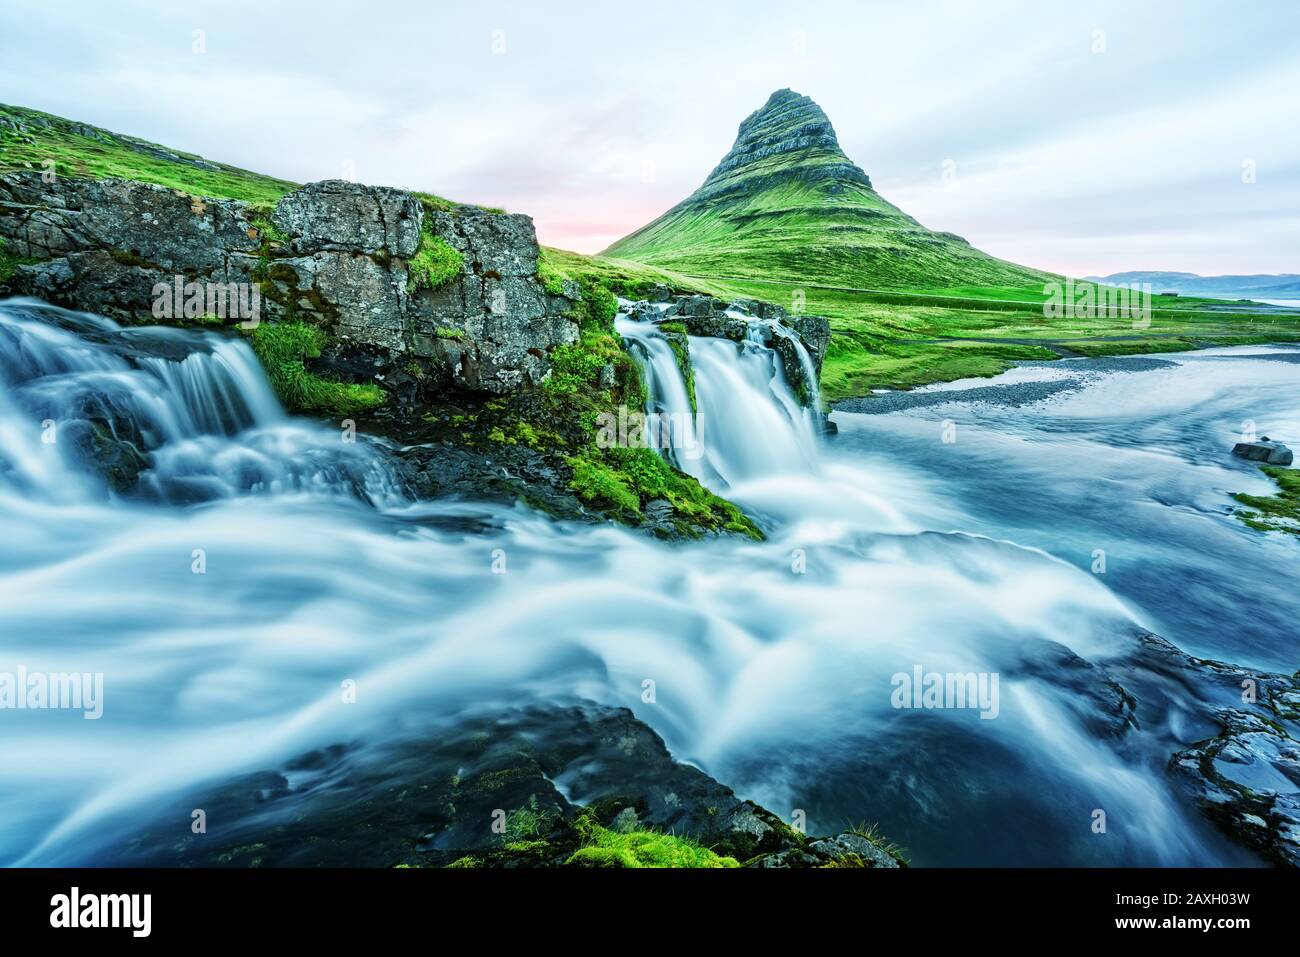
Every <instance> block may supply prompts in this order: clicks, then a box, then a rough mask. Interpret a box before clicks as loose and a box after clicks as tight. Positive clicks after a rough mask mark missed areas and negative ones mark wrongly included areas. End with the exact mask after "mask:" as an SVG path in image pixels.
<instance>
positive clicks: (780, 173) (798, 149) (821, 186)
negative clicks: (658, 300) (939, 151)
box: [602, 90, 1045, 289]
mask: <svg viewBox="0 0 1300 957" xmlns="http://www.w3.org/2000/svg"><path fill="white" fill-rule="evenodd" d="M602 255H604V256H609V257H617V258H619V259H630V260H634V261H636V262H641V263H645V264H647V265H653V266H659V267H662V268H666V269H673V270H676V271H678V272H682V273H686V274H687V275H695V276H708V277H718V278H722V277H744V278H755V279H781V280H789V281H793V282H808V283H824V284H833V285H844V286H858V287H866V288H891V289H892V288H913V289H915V288H939V287H952V286H1026V285H1041V283H1042V282H1043V279H1044V278H1045V277H1044V274H1043V273H1040V272H1038V271H1036V270H1033V269H1028V268H1026V267H1023V266H1017V265H1015V264H1014V263H1009V262H1005V261H1003V260H1000V259H995V258H993V257H992V256H989V255H987V254H986V253H982V252H980V251H979V250H978V249H975V248H973V247H972V246H971V245H970V244H969V243H967V242H966V240H964V239H962V238H961V237H960V236H955V235H953V234H952V233H940V232H934V231H933V230H930V229H926V228H925V227H924V226H922V225H921V224H920V223H918V222H917V221H916V220H915V219H913V218H912V217H911V216H908V215H907V214H906V213H904V212H903V211H902V210H901V209H899V208H898V207H896V206H893V205H891V204H890V203H888V202H886V201H885V200H884V199H882V198H881V197H880V195H879V194H878V193H877V192H876V191H875V190H874V189H872V187H871V180H870V179H869V178H868V176H867V174H866V173H864V172H863V171H862V170H861V169H860V168H859V167H858V166H857V165H855V164H854V163H853V161H852V160H850V159H849V158H848V157H847V156H846V155H845V154H844V151H843V150H842V149H840V144H839V140H837V139H836V137H835V130H834V128H833V127H832V126H831V123H830V120H829V119H827V117H826V114H825V113H823V112H822V109H821V107H819V106H818V105H817V104H816V103H814V102H813V101H812V100H811V99H809V98H808V97H806V96H800V95H799V94H798V93H795V92H793V91H791V90H778V91H777V92H775V93H773V94H772V96H771V97H770V98H769V99H768V101H767V103H766V104H765V105H764V106H763V108H762V109H760V110H757V111H756V112H754V113H752V114H750V115H749V117H748V118H746V120H745V121H744V122H743V123H741V124H740V132H739V134H738V135H737V136H736V143H735V145H734V146H732V148H731V151H730V152H729V153H727V155H726V156H724V157H723V158H722V162H721V163H719V164H718V166H717V168H716V169H714V171H713V172H712V173H710V174H709V178H708V179H706V180H705V181H704V185H703V186H701V187H700V188H699V189H697V190H696V191H695V192H694V193H692V194H691V195H690V196H689V197H687V198H686V199H685V200H683V201H682V202H680V203H678V204H677V205H676V206H674V207H673V208H672V209H670V210H669V211H668V212H666V213H664V214H663V215H662V216H660V217H659V218H658V219H656V220H655V221H654V222H652V223H650V224H649V225H647V226H643V227H642V228H641V229H638V230H637V231H636V232H634V233H632V234H631V235H629V236H625V237H624V238H622V239H620V240H619V241H618V242H616V243H614V244H613V245H612V246H610V247H609V248H608V249H607V250H605V252H604V253H602Z"/></svg>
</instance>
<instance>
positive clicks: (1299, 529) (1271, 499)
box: [1232, 465, 1300, 535]
mask: <svg viewBox="0 0 1300 957" xmlns="http://www.w3.org/2000/svg"><path fill="white" fill-rule="evenodd" d="M1260 468H1261V469H1262V470H1263V471H1264V472H1265V474H1267V475H1268V476H1269V477H1270V478H1271V479H1273V480H1274V481H1275V482H1277V484H1278V493H1277V494H1276V495H1246V494H1245V493H1243V492H1238V493H1237V494H1235V495H1233V496H1232V497H1233V498H1234V499H1236V500H1237V501H1238V502H1240V503H1241V504H1242V505H1245V506H1246V508H1244V509H1238V510H1237V517H1238V518H1240V519H1241V520H1242V521H1243V522H1245V523H1246V524H1247V525H1249V526H1250V527H1251V528H1253V529H1256V530H1258V531H1261V532H1289V533H1290V534H1292V535H1300V469H1288V468H1283V467H1282V466H1280V465H1261V466H1260Z"/></svg>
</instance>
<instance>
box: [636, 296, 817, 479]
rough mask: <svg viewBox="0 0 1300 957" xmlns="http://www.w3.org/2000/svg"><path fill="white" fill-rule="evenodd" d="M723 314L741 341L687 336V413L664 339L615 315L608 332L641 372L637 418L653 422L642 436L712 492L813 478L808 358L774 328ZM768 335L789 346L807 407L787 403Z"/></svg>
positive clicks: (678, 372)
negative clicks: (782, 478)
mask: <svg viewBox="0 0 1300 957" xmlns="http://www.w3.org/2000/svg"><path fill="white" fill-rule="evenodd" d="M728 315H730V316H731V317H732V318H736V319H743V320H744V321H745V322H746V323H747V324H748V330H747V333H746V337H745V340H744V341H743V342H733V341H731V340H730V339H716V338H710V337H706V336H689V337H688V342H689V350H690V361H691V367H692V370H693V373H694V383H695V399H696V407H695V408H694V409H692V408H691V404H690V393H689V390H688V388H687V383H686V379H685V376H684V375H683V372H682V369H681V366H680V365H679V364H678V361H677V355H676V353H675V352H674V351H673V348H672V346H671V345H670V344H669V340H668V338H667V336H666V335H665V334H664V333H663V332H662V330H660V329H659V328H658V326H657V325H656V324H655V323H654V322H652V321H645V320H641V321H638V320H635V319H632V318H630V317H629V316H628V315H627V313H626V310H625V311H624V312H623V313H621V314H620V315H619V317H618V319H617V321H616V328H617V330H618V332H619V334H620V335H621V336H622V337H623V339H624V341H626V342H628V343H631V344H632V348H633V351H634V354H635V355H637V356H638V357H639V358H640V360H641V364H642V368H643V370H644V372H645V379H646V388H647V393H648V399H647V403H646V409H645V411H646V413H647V415H648V416H651V417H659V421H660V423H661V427H660V428H659V429H655V428H654V426H653V424H652V425H651V428H650V429H649V431H650V432H651V433H652V434H658V435H663V436H667V437H668V438H669V441H668V442H667V443H666V444H667V448H665V449H664V452H665V454H666V455H667V456H668V457H669V458H670V459H671V461H672V462H673V464H674V465H676V466H677V467H678V468H680V469H681V470H682V471H684V472H686V473H687V474H689V475H692V476H694V477H695V478H697V479H699V480H700V481H701V482H703V483H704V484H705V485H708V486H709V487H711V488H712V489H713V490H714V491H717V492H726V491H727V490H728V489H734V488H736V487H738V486H741V485H743V484H744V483H746V482H752V481H754V480H758V479H764V478H767V477H770V476H773V475H781V474H785V473H797V472H811V471H813V470H814V469H815V468H816V464H817V448H818V444H819V441H818V423H817V418H816V409H817V396H816V385H815V384H816V381H817V375H816V370H815V369H814V367H813V362H812V359H811V357H810V356H809V355H808V352H807V350H806V349H805V348H804V347H803V344H802V343H801V342H799V340H798V338H797V337H794V336H791V334H790V332H789V331H788V330H786V329H785V328H784V327H782V326H781V325H780V324H779V323H776V322H772V321H768V320H762V319H755V318H753V317H749V316H744V315H742V314H741V313H739V312H730V313H728ZM775 335H780V336H784V337H788V338H789V339H790V342H791V344H792V346H793V347H794V350H795V353H796V355H798V356H799V359H800V363H801V364H802V365H803V367H804V374H805V379H806V381H807V382H809V383H811V384H812V385H811V389H812V395H811V397H810V398H811V401H810V402H809V403H808V404H807V405H805V404H804V403H802V402H800V401H799V399H798V398H797V397H796V396H795V394H794V390H793V389H792V388H791V387H790V383H789V381H788V380H787V378H786V375H785V371H784V367H783V366H782V363H781V358H780V356H779V355H778V354H777V352H776V351H775V350H774V349H772V348H771V347H770V346H769V345H768V344H767V343H769V342H770V341H771V338H772V337H773V336H775ZM664 417H666V420H667V421H665V418H664ZM652 422H653V420H652Z"/></svg>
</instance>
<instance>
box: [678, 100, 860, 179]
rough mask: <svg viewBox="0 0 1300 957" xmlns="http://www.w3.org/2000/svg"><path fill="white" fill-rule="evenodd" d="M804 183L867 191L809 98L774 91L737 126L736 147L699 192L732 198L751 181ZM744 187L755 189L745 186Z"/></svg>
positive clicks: (827, 120) (855, 169) (733, 147)
mask: <svg viewBox="0 0 1300 957" xmlns="http://www.w3.org/2000/svg"><path fill="white" fill-rule="evenodd" d="M756 175H757V176H761V177H762V178H763V180H764V181H767V182H770V180H771V178H773V177H776V178H779V179H800V180H805V181H813V180H825V179H839V180H844V181H847V182H854V183H858V184H860V185H862V186H866V187H868V188H870V186H871V180H870V179H868V177H867V174H866V173H864V172H863V171H862V170H861V169H860V168H859V167H858V166H856V165H855V164H854V163H853V162H852V161H851V160H850V159H849V158H848V157H847V156H846V155H845V154H844V151H843V150H842V149H840V143H839V139H838V138H837V137H836V136H835V128H834V127H833V126H831V121H830V119H829V118H828V117H827V116H826V114H825V112H823V110H822V108H821V107H820V106H818V105H817V104H816V103H815V102H813V100H812V98H811V97H807V96H803V95H801V94H799V93H796V92H794V91H793V90H790V89H781V90H777V91H776V92H775V93H773V94H772V95H771V96H770V97H768V99H767V102H766V103H764V104H763V106H762V107H760V108H759V109H757V110H755V111H754V112H753V113H751V114H749V116H747V117H746V118H745V120H744V122H742V123H741V124H740V129H739V130H738V131H737V134H736V142H735V143H734V144H733V145H732V147H731V150H730V151H729V152H728V153H727V155H726V156H724V157H723V158H722V162H720V163H719V164H718V165H717V167H716V168H715V169H714V170H713V172H712V173H710V174H709V177H708V179H706V180H705V181H704V186H703V188H702V191H703V192H705V193H706V194H712V193H714V192H716V191H719V190H720V191H723V192H731V191H732V190H734V189H735V188H736V186H737V185H738V184H739V183H740V182H741V181H749V180H751V178H752V177H753V176H756ZM749 185H751V186H752V185H754V184H753V183H749Z"/></svg>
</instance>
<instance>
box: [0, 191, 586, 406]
mask: <svg viewBox="0 0 1300 957" xmlns="http://www.w3.org/2000/svg"><path fill="white" fill-rule="evenodd" d="M0 237H3V238H4V239H5V240H6V252H7V254H8V255H10V256H12V257H15V259H16V260H17V261H18V263H19V264H18V265H17V266H15V268H14V269H13V274H12V276H11V277H10V279H9V280H8V287H9V290H10V291H12V292H14V293H17V294H20V295H31V296H36V297H39V298H41V299H45V300H47V301H49V302H53V303H56V304H59V305H65V306H69V307H72V308H76V309H83V310H87V311H93V312H98V313H101V314H103V315H106V316H109V317H111V318H114V319H117V320H119V321H124V322H156V321H158V320H157V313H156V311H155V309H156V305H157V302H158V297H159V290H160V289H163V288H164V287H174V284H175V283H176V282H177V280H180V282H181V283H182V284H187V283H198V284H200V285H203V286H206V285H208V284H214V285H221V286H224V285H228V284H230V283H235V284H246V285H248V286H256V287H257V289H258V291H259V293H260V313H259V316H258V317H257V321H269V322H279V321H284V320H293V319H300V320H304V321H307V322H310V323H311V324H313V325H315V326H317V327H320V328H324V329H326V330H327V331H328V332H329V333H330V335H331V352H332V354H333V355H334V356H335V357H337V356H339V355H343V354H347V357H348V361H345V362H341V363H337V365H339V366H341V367H343V368H349V367H350V368H353V369H364V370H365V372H366V373H368V374H370V375H374V376H375V377H376V378H377V379H378V380H379V382H380V384H381V385H386V386H388V387H392V385H393V379H394V376H397V377H398V378H399V379H400V378H401V376H402V374H404V371H405V370H418V373H419V374H418V379H419V381H420V384H421V386H420V387H421V388H422V389H425V390H432V391H442V392H454V391H465V392H470V393H487V394H502V393H505V392H509V391H511V390H513V389H516V388H518V387H520V386H526V385H535V384H537V383H540V382H541V381H543V380H544V379H545V378H546V376H547V374H548V373H549V372H550V368H551V363H550V353H551V351H552V350H553V349H554V348H555V347H556V346H559V345H563V344H566V343H572V342H574V341H576V340H577V338H578V326H577V324H576V322H575V321H574V320H573V319H572V318H571V313H572V309H573V305H574V303H575V301H576V300H577V299H578V295H579V293H578V290H577V287H576V285H574V284H565V285H564V286H563V287H562V288H561V289H560V290H559V292H558V294H553V293H548V292H547V290H546V289H545V288H544V287H543V285H542V283H541V282H540V281H539V280H538V278H537V255H538V247H537V237H536V234H535V232H534V230H533V224H532V220H531V219H529V218H528V217H527V216H523V215H517V214H515V215H512V214H506V213H498V212H493V211H489V210H484V209H480V208H478V207H474V206H456V205H451V204H447V205H446V208H438V207H437V206H435V205H433V204H430V203H428V202H426V201H424V200H422V199H421V198H420V197H418V196H416V195H414V194H412V193H408V192H405V191H403V190H397V189H390V188H385V187H375V186H362V185H358V184H355V183H349V182H343V181H339V180H330V181H326V182H321V183H312V184H309V185H307V186H304V187H302V188H300V189H297V190H295V191H293V192H291V193H289V194H288V195H286V196H285V197H284V198H282V199H281V200H280V201H279V202H278V203H276V204H275V205H274V206H273V207H269V208H268V207H265V206H258V205H253V204H249V203H245V202H240V201H237V200H224V199H198V198H195V197H193V196H190V195H188V194H185V193H181V192H178V191H175V190H170V189H166V188H164V187H162V186H155V185H151V184H148V183H139V182H134V181H128V180H113V179H103V180H91V179H75V178H69V177H58V178H56V179H54V181H53V182H46V181H45V180H44V179H43V178H42V176H41V174H39V173H35V172H31V173H25V172H17V173H10V174H7V175H4V176H0ZM430 248H433V249H437V250H449V251H450V252H448V253H447V255H445V256H444V257H443V261H444V262H447V263H450V264H452V265H453V267H454V268H452V269H451V270H449V271H448V274H447V275H445V276H444V277H441V281H439V282H435V283H421V282H420V281H419V276H418V274H417V273H415V272H413V268H412V263H413V262H418V261H419V260H418V257H419V256H420V255H421V253H422V252H423V251H426V250H428V249H430ZM209 318H211V317H209ZM219 318H225V317H219ZM239 318H242V319H245V320H246V319H247V317H239ZM359 357H360V358H362V359H363V360H364V361H362V362H358V361H357V360H358V358H359Z"/></svg>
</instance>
